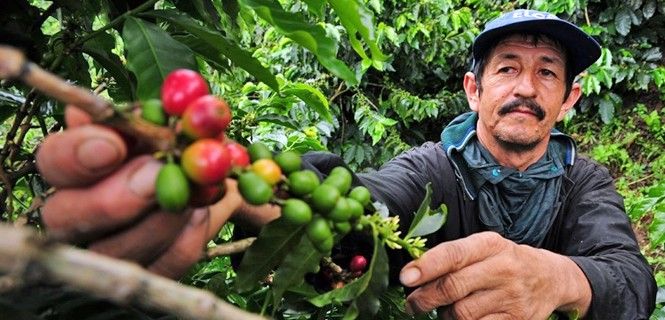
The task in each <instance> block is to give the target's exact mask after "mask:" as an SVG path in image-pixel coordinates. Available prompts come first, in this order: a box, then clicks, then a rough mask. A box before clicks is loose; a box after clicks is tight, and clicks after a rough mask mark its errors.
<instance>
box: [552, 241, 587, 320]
mask: <svg viewBox="0 0 665 320" xmlns="http://www.w3.org/2000/svg"><path fill="white" fill-rule="evenodd" d="M551 254H553V255H555V256H556V261H557V262H556V263H555V264H554V265H555V266H556V268H554V271H555V272H556V273H558V274H559V275H560V276H559V277H553V278H554V279H557V280H556V281H557V283H555V285H556V286H557V292H558V294H557V296H558V297H559V303H558V307H557V309H556V310H557V311H561V312H565V313H567V314H569V315H572V316H573V317H572V318H571V319H576V318H581V317H584V316H585V315H586V313H587V312H588V311H589V306H590V305H591V296H592V292H591V285H590V284H589V280H588V279H587V277H586V275H585V274H584V272H583V271H582V269H580V267H579V266H578V265H577V264H576V263H575V262H574V261H573V260H572V259H570V258H569V257H567V256H563V255H559V254H555V253H551Z"/></svg>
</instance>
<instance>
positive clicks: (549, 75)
mask: <svg viewBox="0 0 665 320" xmlns="http://www.w3.org/2000/svg"><path fill="white" fill-rule="evenodd" d="M540 73H541V74H542V75H544V76H546V77H556V73H554V72H552V70H548V69H543V70H540Z"/></svg>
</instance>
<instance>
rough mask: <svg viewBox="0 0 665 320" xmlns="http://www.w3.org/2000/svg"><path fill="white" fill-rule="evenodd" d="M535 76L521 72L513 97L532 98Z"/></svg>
mask: <svg viewBox="0 0 665 320" xmlns="http://www.w3.org/2000/svg"><path fill="white" fill-rule="evenodd" d="M534 78H535V76H534V75H533V74H532V73H531V72H523V73H522V74H520V76H519V77H518V78H517V80H516V81H517V83H516V84H515V88H514V90H513V91H514V95H515V96H519V97H525V98H533V97H534V96H535V95H536V86H535V83H534V80H535V79H534Z"/></svg>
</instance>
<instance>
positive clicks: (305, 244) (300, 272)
mask: <svg viewBox="0 0 665 320" xmlns="http://www.w3.org/2000/svg"><path fill="white" fill-rule="evenodd" d="M321 258H323V254H322V253H321V252H319V250H317V249H316V248H314V244H312V242H311V241H310V240H309V237H307V235H306V234H305V233H303V234H302V236H301V239H300V243H298V245H297V246H296V247H295V248H294V249H293V250H291V251H290V252H289V253H288V255H287V256H286V258H284V261H283V262H282V264H281V265H280V266H279V268H277V271H275V277H274V282H273V290H272V296H273V303H274V304H275V305H278V303H279V301H280V300H281V299H282V295H283V294H284V292H285V291H286V290H288V289H290V288H292V287H296V286H300V285H301V284H302V283H303V280H304V279H305V274H306V273H308V272H317V271H318V270H319V262H320V261H321Z"/></svg>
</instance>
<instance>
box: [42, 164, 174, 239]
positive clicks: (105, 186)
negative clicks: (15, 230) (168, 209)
mask: <svg viewBox="0 0 665 320" xmlns="http://www.w3.org/2000/svg"><path fill="white" fill-rule="evenodd" d="M161 166H162V164H161V163H160V162H159V161H157V160H154V159H153V158H152V157H150V156H142V157H139V158H136V159H134V160H132V161H130V162H129V163H127V164H126V165H125V166H123V168H122V169H120V170H118V171H117V172H115V173H114V174H113V175H111V176H108V177H106V178H104V180H102V181H100V182H98V183H96V184H95V185H93V186H92V187H90V188H82V189H64V190H59V191H58V192H56V193H55V194H54V195H53V196H51V197H50V198H48V200H47V201H46V203H45V204H44V208H43V210H42V220H43V221H44V223H45V224H46V226H47V228H48V229H49V232H51V233H53V234H55V235H56V236H58V235H59V236H62V237H63V238H65V239H67V240H83V239H86V237H85V236H86V235H90V234H94V233H99V232H104V231H109V230H113V229H116V228H118V227H120V226H122V225H124V224H126V223H128V222H130V221H133V220H135V219H137V218H138V217H139V216H140V215H141V214H142V213H143V212H144V211H145V210H146V209H147V208H149V207H151V206H152V205H153V204H154V201H155V200H154V192H155V179H156V177H157V173H158V171H159V169H160V168H161Z"/></svg>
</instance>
